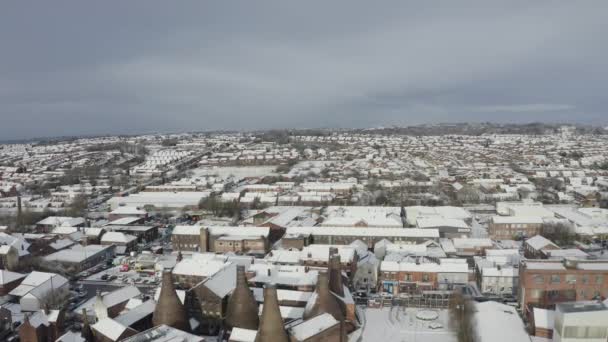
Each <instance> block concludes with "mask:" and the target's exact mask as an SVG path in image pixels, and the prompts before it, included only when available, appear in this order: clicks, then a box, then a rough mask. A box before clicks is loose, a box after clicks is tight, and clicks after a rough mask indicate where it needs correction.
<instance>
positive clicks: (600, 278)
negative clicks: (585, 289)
mask: <svg viewBox="0 0 608 342" xmlns="http://www.w3.org/2000/svg"><path fill="white" fill-rule="evenodd" d="M595 283H596V284H598V285H600V284H603V283H604V276H603V275H601V274H599V275H596V276H595Z"/></svg>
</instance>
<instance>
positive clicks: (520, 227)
mask: <svg viewBox="0 0 608 342" xmlns="http://www.w3.org/2000/svg"><path fill="white" fill-rule="evenodd" d="M542 225H543V219H542V218H541V217H535V216H532V217H528V216H494V217H492V221H491V222H490V225H489V227H488V228H489V229H488V233H489V234H490V237H491V238H492V239H494V240H510V239H513V238H514V237H529V236H534V235H538V234H539V233H540V231H541V228H542Z"/></svg>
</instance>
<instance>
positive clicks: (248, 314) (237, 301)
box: [226, 265, 259, 330]
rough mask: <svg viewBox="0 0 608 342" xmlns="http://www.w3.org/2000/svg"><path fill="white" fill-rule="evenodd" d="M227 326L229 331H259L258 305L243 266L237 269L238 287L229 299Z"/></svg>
mask: <svg viewBox="0 0 608 342" xmlns="http://www.w3.org/2000/svg"><path fill="white" fill-rule="evenodd" d="M226 325H227V326H228V328H229V329H232V328H242V329H249V330H257V329H258V325H259V318H258V303H257V302H256V301H255V298H254V297H253V293H252V292H251V290H250V289H249V284H248V283H247V276H246V275H245V266H242V265H238V266H237V267H236V287H235V288H234V291H233V292H232V295H230V298H229V299H228V308H227V310H226Z"/></svg>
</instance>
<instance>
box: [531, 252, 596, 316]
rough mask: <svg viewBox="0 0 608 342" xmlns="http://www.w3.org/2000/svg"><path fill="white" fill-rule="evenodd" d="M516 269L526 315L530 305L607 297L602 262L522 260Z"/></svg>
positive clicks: (553, 304) (545, 304)
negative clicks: (518, 274)
mask: <svg viewBox="0 0 608 342" xmlns="http://www.w3.org/2000/svg"><path fill="white" fill-rule="evenodd" d="M519 270H520V281H519V286H520V289H519V302H520V306H521V309H522V311H523V312H524V314H526V315H530V314H531V312H532V309H533V308H534V307H539V308H544V309H552V308H554V307H555V304H557V303H562V302H571V301H586V300H596V299H601V300H604V299H606V297H608V262H606V261H590V260H563V261H560V260H524V261H522V262H521V263H520V267H519Z"/></svg>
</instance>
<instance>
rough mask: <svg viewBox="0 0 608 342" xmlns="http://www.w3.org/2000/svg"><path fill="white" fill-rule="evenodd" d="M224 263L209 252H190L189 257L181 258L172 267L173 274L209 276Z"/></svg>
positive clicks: (224, 263)
mask: <svg viewBox="0 0 608 342" xmlns="http://www.w3.org/2000/svg"><path fill="white" fill-rule="evenodd" d="M225 265H226V262H225V261H224V260H218V259H215V258H213V255H209V254H200V253H195V254H192V257H191V258H188V259H183V260H182V261H180V262H178V263H177V264H176V265H175V267H174V268H173V274H177V275H192V276H199V277H211V276H212V275H214V274H215V273H217V272H218V271H219V270H221V269H222V268H223V267H224V266H225Z"/></svg>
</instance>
